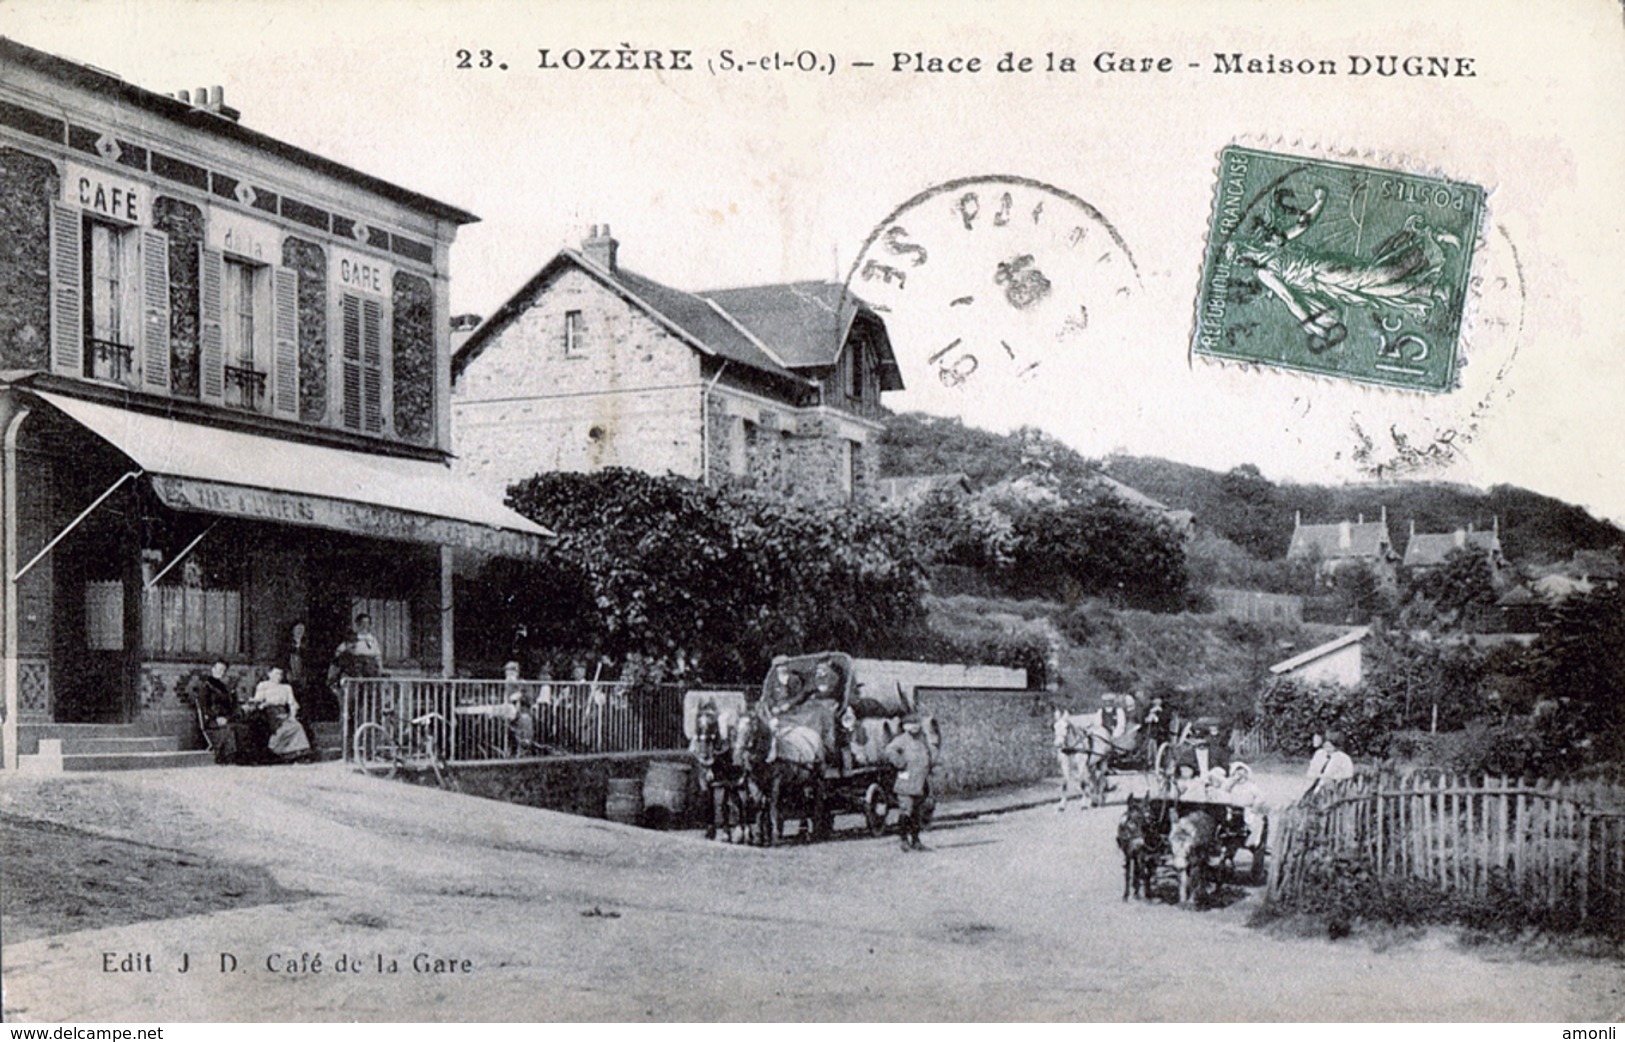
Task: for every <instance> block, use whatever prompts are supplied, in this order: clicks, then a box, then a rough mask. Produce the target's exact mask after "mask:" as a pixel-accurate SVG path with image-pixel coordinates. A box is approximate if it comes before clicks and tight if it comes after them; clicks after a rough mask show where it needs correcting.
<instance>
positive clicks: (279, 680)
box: [249, 666, 310, 760]
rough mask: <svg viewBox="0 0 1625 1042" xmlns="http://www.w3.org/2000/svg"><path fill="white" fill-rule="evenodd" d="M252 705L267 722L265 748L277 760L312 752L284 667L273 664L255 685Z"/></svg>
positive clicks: (296, 700) (296, 699) (297, 702)
mask: <svg viewBox="0 0 1625 1042" xmlns="http://www.w3.org/2000/svg"><path fill="white" fill-rule="evenodd" d="M249 705H250V706H252V707H254V708H255V709H257V710H259V711H260V712H261V713H262V714H263V716H264V718H265V721H266V726H267V730H268V731H269V733H268V734H267V735H266V739H265V748H266V751H267V752H268V753H269V754H270V755H271V756H272V757H273V758H276V759H283V760H286V759H291V758H293V757H297V756H300V755H303V754H305V753H308V752H309V751H310V739H309V738H308V737H307V736H306V735H305V729H304V727H303V726H301V725H300V723H299V699H298V698H297V697H296V696H295V695H294V693H293V685H292V684H289V683H288V682H287V680H285V679H284V674H283V671H282V667H281V666H272V667H271V670H270V672H269V673H268V674H267V675H266V677H265V679H264V680H262V681H260V682H259V684H258V685H257V686H256V687H255V688H254V697H253V699H252V700H251V701H250V702H249Z"/></svg>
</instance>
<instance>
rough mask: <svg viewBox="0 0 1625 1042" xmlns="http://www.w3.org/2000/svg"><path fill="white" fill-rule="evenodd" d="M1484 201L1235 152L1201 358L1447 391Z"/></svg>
mask: <svg viewBox="0 0 1625 1042" xmlns="http://www.w3.org/2000/svg"><path fill="white" fill-rule="evenodd" d="M1483 213H1484V189H1482V188H1480V187H1479V186H1477V185H1471V184H1464V183H1461V182H1458V181H1447V180H1444V179H1442V178H1436V177H1421V176H1417V175H1414V174H1404V173H1398V172H1395V171H1392V170H1379V169H1374V168H1371V167H1362V166H1353V165H1351V164H1348V163H1340V162H1333V161H1330V160H1323V159H1307V158H1304V157H1302V156H1292V155H1280V154H1276V153H1273V152H1262V151H1258V150H1256V149H1251V148H1241V147H1238V146H1231V147H1229V148H1226V149H1225V150H1224V151H1223V153H1221V155H1220V160H1219V185H1218V191H1217V196H1216V199H1215V201H1214V206H1213V223H1212V226H1211V227H1210V228H1209V229H1208V243H1207V255H1206V257H1205V259H1204V261H1203V264H1202V286H1201V292H1200V295H1199V296H1198V298H1197V303H1196V339H1195V345H1194V347H1193V350H1194V352H1195V353H1196V354H1199V355H1207V356H1209V357H1212V358H1221V359H1227V360H1230V361H1238V362H1261V363H1264V364H1266V365H1274V366H1281V367H1283V368H1286V369H1297V370H1301V371H1304V372H1310V373H1319V374H1322V375H1326V376H1340V377H1343V378H1345V379H1349V380H1359V381H1363V382H1366V383H1375V384H1382V385H1384V386H1387V387H1400V388H1405V389H1408V390H1421V391H1448V390H1450V389H1451V387H1452V386H1453V385H1454V380H1455V367H1456V358H1457V344H1458V341H1459V339H1460V335H1461V322H1462V310H1463V306H1464V304H1465V303H1466V300H1467V289H1468V282H1467V280H1468V271H1469V269H1470V268H1471V267H1472V258H1473V248H1474V244H1475V243H1476V242H1477V239H1478V230H1479V222H1480V220H1481V219H1482V216H1483Z"/></svg>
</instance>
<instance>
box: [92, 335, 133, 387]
mask: <svg viewBox="0 0 1625 1042" xmlns="http://www.w3.org/2000/svg"><path fill="white" fill-rule="evenodd" d="M85 347H86V349H87V350H88V352H89V354H90V375H91V378H92V379H96V380H111V381H112V382H114V383H121V384H128V383H132V382H134V380H135V348H134V347H133V346H131V345H129V344H120V343H118V342H116V341H113V340H98V339H96V338H95V337H88V338H86V340H85Z"/></svg>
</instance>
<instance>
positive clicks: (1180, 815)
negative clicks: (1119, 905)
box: [1117, 762, 1269, 904]
mask: <svg viewBox="0 0 1625 1042" xmlns="http://www.w3.org/2000/svg"><path fill="white" fill-rule="evenodd" d="M1268 844H1269V818H1268V816H1267V815H1266V814H1265V813H1264V810H1263V807H1262V806H1261V805H1260V803H1259V800H1258V790H1257V788H1256V787H1255V786H1253V784H1252V772H1251V770H1250V769H1249V768H1248V767H1247V765H1246V764H1244V763H1239V762H1238V763H1234V764H1232V765H1231V767H1230V769H1229V770H1228V771H1226V770H1225V769H1224V768H1222V767H1221V768H1214V769H1213V770H1212V772H1211V773H1209V774H1207V775H1204V776H1201V777H1192V778H1180V779H1176V780H1174V781H1173V782H1172V783H1171V784H1170V785H1169V786H1168V787H1167V788H1164V789H1161V790H1160V791H1159V790H1154V791H1153V792H1152V794H1150V795H1147V796H1144V797H1140V796H1130V797H1129V800H1128V808H1127V810H1126V811H1125V812H1124V814H1123V820H1122V822H1121V823H1120V824H1119V826H1118V830H1117V845H1118V847H1119V849H1121V850H1122V852H1123V898H1124V900H1127V899H1128V897H1129V895H1130V894H1131V893H1132V894H1138V895H1139V896H1142V897H1145V898H1150V897H1152V896H1153V892H1154V890H1155V889H1156V888H1157V887H1158V886H1159V885H1162V884H1166V883H1172V884H1173V885H1174V887H1175V888H1176V889H1177V893H1178V901H1179V903H1181V904H1184V903H1186V902H1189V901H1195V900H1200V899H1202V898H1204V897H1205V896H1206V895H1207V894H1209V893H1210V892H1211V891H1212V890H1213V889H1214V888H1215V887H1216V886H1217V885H1218V884H1219V883H1221V882H1241V881H1245V882H1247V883H1249V884H1252V885H1258V884H1261V883H1263V882H1264V873H1265V862H1266V857H1267V850H1268ZM1242 851H1246V852H1247V859H1246V869H1247V871H1246V875H1245V876H1243V875H1242V874H1241V873H1240V872H1239V871H1238V868H1237V865H1236V855H1237V854H1239V853H1241V852H1242Z"/></svg>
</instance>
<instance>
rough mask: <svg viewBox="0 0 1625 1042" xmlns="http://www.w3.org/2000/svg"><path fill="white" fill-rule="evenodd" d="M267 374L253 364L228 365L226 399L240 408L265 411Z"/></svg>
mask: <svg viewBox="0 0 1625 1042" xmlns="http://www.w3.org/2000/svg"><path fill="white" fill-rule="evenodd" d="M265 382H266V377H265V374H264V373H262V372H260V371H259V370H258V369H255V368H253V367H252V366H238V365H228V366H226V400H227V402H229V403H230V404H232V405H235V406H237V408H239V409H249V410H252V411H253V412H264V411H265Z"/></svg>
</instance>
